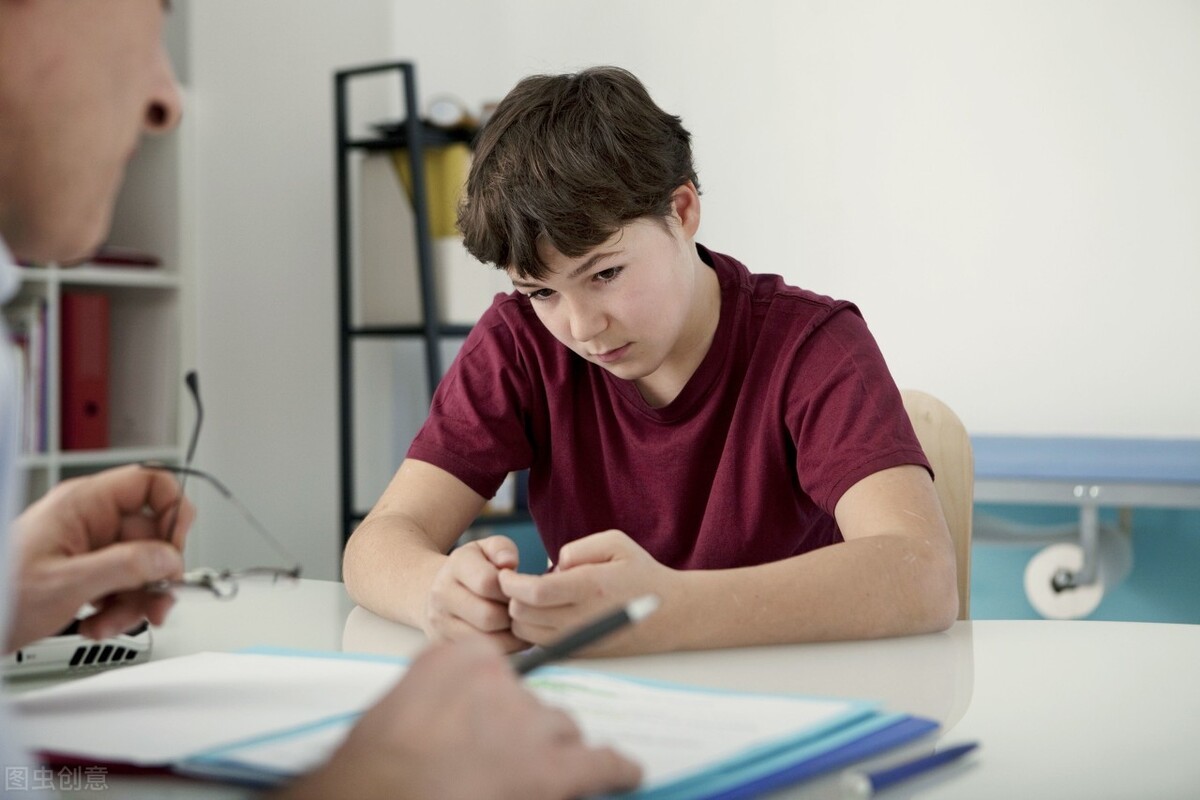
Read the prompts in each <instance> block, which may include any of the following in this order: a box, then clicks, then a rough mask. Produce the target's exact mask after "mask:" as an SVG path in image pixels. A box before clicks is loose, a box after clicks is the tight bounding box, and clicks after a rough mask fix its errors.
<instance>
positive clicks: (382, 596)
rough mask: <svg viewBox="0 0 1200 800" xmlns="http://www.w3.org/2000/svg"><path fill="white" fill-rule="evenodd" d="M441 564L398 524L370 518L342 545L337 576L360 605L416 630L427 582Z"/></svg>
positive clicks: (429, 546)
mask: <svg viewBox="0 0 1200 800" xmlns="http://www.w3.org/2000/svg"><path fill="white" fill-rule="evenodd" d="M445 561H446V555H445V554H443V553H442V552H441V551H440V550H438V548H437V547H436V546H435V545H434V544H433V543H432V542H431V541H429V540H428V539H427V538H426V537H424V536H423V535H422V534H420V533H419V532H417V531H415V530H413V529H412V528H411V527H410V526H408V525H406V524H405V522H404V521H403V520H399V519H394V518H391V517H386V516H379V517H370V518H368V519H367V520H365V521H364V522H363V523H362V524H361V525H360V526H359V527H358V529H357V530H355V532H354V535H353V536H351V537H350V541H349V542H348V543H347V544H346V551H345V553H344V555H343V557H342V576H343V580H344V581H345V582H346V591H347V592H348V593H349V594H350V597H351V598H352V599H353V600H354V602H356V603H358V604H359V605H360V606H363V607H364V608H366V609H367V610H369V611H371V612H373V613H375V614H378V615H379V616H381V617H384V618H385V619H390V620H393V621H395V622H403V623H405V624H406V625H411V626H413V627H415V628H421V627H422V616H423V613H424V609H425V603H426V600H427V598H428V597H429V591H430V587H431V586H432V584H433V578H434V576H435V575H436V574H437V572H438V570H439V569H441V567H442V565H443V564H444V563H445Z"/></svg>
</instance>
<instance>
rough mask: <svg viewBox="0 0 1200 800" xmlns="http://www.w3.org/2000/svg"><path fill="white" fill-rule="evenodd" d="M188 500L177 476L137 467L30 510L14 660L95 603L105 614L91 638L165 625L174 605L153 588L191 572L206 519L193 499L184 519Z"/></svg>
mask: <svg viewBox="0 0 1200 800" xmlns="http://www.w3.org/2000/svg"><path fill="white" fill-rule="evenodd" d="M178 500H179V484H178V483H177V482H176V480H175V478H174V476H173V475H171V474H170V473H168V472H164V471H162V470H154V469H146V468H143V467H139V466H136V465H130V466H125V467H117V468H115V469H109V470H105V471H103V472H99V473H96V474H94V475H88V476H85V477H81V478H72V479H70V480H66V481H63V482H62V483H60V484H59V485H58V486H56V487H54V488H53V489H51V490H50V491H49V492H47V493H46V494H45V496H43V497H42V498H41V499H40V500H38V501H37V502H36V503H34V504H33V505H31V506H30V507H29V508H28V509H26V510H25V511H24V513H22V514H21V515H20V516H19V517H18V518H17V519H16V522H15V523H14V544H15V547H16V549H15V562H16V563H15V579H16V584H17V591H16V606H15V610H14V614H13V619H12V624H11V627H10V630H9V634H8V641H7V642H6V643H5V649H6V652H7V651H11V650H15V649H17V648H18V647H21V646H23V645H25V644H27V643H29V642H31V641H33V640H35V639H39V638H41V637H43V636H50V635H52V634H54V633H57V632H58V631H60V630H62V629H63V628H64V627H66V625H67V624H68V623H70V622H71V620H72V619H73V618H74V617H75V615H76V614H77V613H78V612H79V610H80V609H81V608H82V607H83V606H84V605H85V604H88V603H90V604H92V605H93V606H95V607H96V613H95V614H93V615H91V616H89V617H88V618H87V619H86V620H84V621H83V623H82V624H81V625H80V632H81V633H83V634H84V635H85V636H90V637H92V638H95V639H102V638H104V637H106V636H113V635H116V634H118V633H121V632H122V631H125V630H129V629H130V628H132V627H134V626H135V625H137V624H139V623H140V622H141V621H142V620H149V621H150V622H151V623H153V624H155V625H161V624H162V622H163V620H164V619H165V618H166V616H167V612H168V611H169V610H170V608H171V606H172V604H173V603H174V598H173V597H172V596H171V595H170V594H167V593H162V592H152V591H146V590H145V589H144V588H143V587H144V586H145V585H146V584H147V583H151V582H153V581H158V580H163V579H169V578H178V577H179V576H180V575H181V574H182V572H183V556H182V553H181V551H182V549H183V544H184V539H185V538H186V536H187V530H188V528H189V527H190V526H191V524H192V520H193V519H194V518H195V515H196V512H195V508H194V507H193V506H192V504H191V503H190V502H188V501H187V500H186V499H185V500H184V501H183V503H182V505H180V506H179V510H178V514H176V512H175V508H176V503H177V502H178Z"/></svg>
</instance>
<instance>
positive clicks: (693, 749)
mask: <svg viewBox="0 0 1200 800" xmlns="http://www.w3.org/2000/svg"><path fill="white" fill-rule="evenodd" d="M403 669H404V666H403V664H402V663H401V662H399V661H394V660H381V659H379V658H378V657H369V658H368V659H365V660H360V659H358V658H356V657H354V656H353V655H349V654H343V653H309V652H297V651H289V650H276V649H257V650H255V651H252V652H244V653H201V654H197V655H195V656H184V657H181V658H176V659H166V660H163V661H158V662H151V663H149V664H146V665H142V666H135V667H129V668H127V669H122V670H117V671H114V672H111V673H106V674H102V675H97V676H95V677H93V678H86V679H83V680H79V681H74V682H72V683H70V684H67V685H64V686H62V687H54V688H51V689H46V690H41V691H40V692H31V693H28V694H26V695H22V696H20V697H19V698H18V703H17V705H18V709H19V711H20V713H21V715H22V716H23V717H24V719H25V721H26V722H27V723H29V727H30V729H31V730H32V731H33V732H34V734H35V740H34V741H33V743H32V744H33V746H34V747H35V748H37V749H40V750H42V751H44V752H51V753H58V754H60V755H63V756H69V757H72V758H74V759H78V758H88V757H91V758H95V759H98V760H101V761H105V762H117V763H131V764H135V765H140V766H155V765H166V766H170V767H171V768H173V769H174V770H176V771H178V772H181V773H186V774H190V775H195V776H204V777H209V778H215V779H222V780H232V781H238V782H244V783H251V784H259V785H273V784H278V783H281V782H284V781H286V780H288V779H289V778H291V777H293V776H295V775H298V774H300V773H303V772H305V771H307V770H308V769H311V768H312V767H314V766H316V765H317V764H319V763H321V762H322V761H323V760H324V759H325V758H327V757H328V755H329V754H330V753H331V752H332V751H333V750H334V749H335V748H336V747H337V746H338V744H340V742H341V741H342V739H343V738H344V736H345V735H346V732H347V731H348V730H349V729H350V727H351V726H352V725H353V724H354V721H355V720H356V719H357V717H358V714H359V713H361V711H362V710H363V709H365V708H366V707H368V706H369V705H370V703H371V702H372V700H373V698H374V697H375V696H378V695H379V694H381V693H382V692H383V691H386V689H387V688H388V687H389V686H390V685H391V684H392V683H393V682H394V681H395V680H396V679H397V678H398V677H399V675H400V674H401V673H402V672H403ZM139 671H141V673H142V674H141V675H139ZM286 676H291V680H289V678H288V677H286ZM114 680H116V681H117V682H118V683H119V684H120V685H119V686H115V687H114V686H113V685H105V684H112V683H113V681H114ZM292 682H296V683H298V684H299V685H300V686H302V689H301V690H300V691H302V692H303V693H304V694H305V695H307V696H308V697H309V698H314V697H324V698H325V699H324V700H323V701H322V702H319V703H317V704H315V705H311V706H309V707H308V709H307V710H306V708H305V706H306V705H307V704H305V703H296V702H295V698H293V697H291V691H290V689H288V688H287V685H288V684H289V683H292ZM89 683H90V684H91V686H89V685H88V684H89ZM526 683H527V685H528V686H529V688H530V689H531V690H532V691H533V692H534V693H535V694H537V695H538V696H539V697H540V698H541V699H542V700H543V701H545V702H547V703H550V704H553V705H557V706H560V707H562V708H564V709H565V710H567V711H568V713H570V714H571V715H572V716H573V717H574V718H575V720H576V721H577V723H578V724H579V726H580V728H581V729H582V730H583V733H584V737H585V739H587V740H588V741H590V742H593V743H596V744H608V745H612V746H613V747H615V748H617V749H619V750H620V751H621V752H623V753H625V754H627V755H629V756H630V757H631V758H633V759H635V760H637V761H638V762H639V763H641V765H642V768H643V771H644V782H643V785H642V787H641V789H639V790H638V791H637V792H634V793H631V794H628V795H623V796H625V797H636V798H644V799H645V800H690V799H691V798H710V797H721V798H735V797H743V796H751V795H754V794H759V793H762V792H763V791H767V790H770V789H772V788H775V787H777V786H783V785H787V784H790V783H794V782H796V781H799V780H803V779H805V778H808V777H812V776H815V775H819V774H822V773H824V772H827V771H829V770H832V769H837V768H839V767H841V766H845V765H847V764H851V763H854V762H855V761H858V760H861V759H863V758H866V757H869V756H871V755H874V754H875V753H878V752H882V751H884V750H887V749H890V748H892V747H895V746H897V745H900V744H902V743H904V742H906V741H910V740H912V739H914V738H917V737H919V736H922V735H925V734H928V733H929V732H931V731H933V730H934V729H936V727H937V724H936V723H935V722H933V721H932V720H926V719H921V718H918V717H911V716H908V715H897V714H889V713H885V712H883V711H881V710H880V709H878V708H877V707H876V705H875V704H873V703H869V702H863V701H858V700H849V699H838V698H828V697H805V696H797V695H789V694H759V693H750V692H728V691H714V690H710V689H704V688H698V687H694V686H686V685H681V684H675V683H664V682H650V681H643V680H637V679H632V678H627V677H619V676H615V675H612V674H606V673H603V672H600V671H597V670H591V669H580V668H574V667H548V668H545V669H542V670H539V671H538V672H536V673H534V674H533V675H532V676H531V677H530V678H528V679H527V681H526ZM348 684H353V685H354V688H350V687H349V686H348ZM268 685H271V686H273V687H274V688H272V689H269V690H264V691H261V692H258V691H256V690H255V687H256V686H261V687H266V686H268ZM322 685H325V686H326V690H325V691H322V690H321V689H320V688H319V687H320V686H322ZM134 687H137V691H130V690H131V689H133V688H134ZM113 691H118V692H120V693H122V695H123V696H125V697H127V698H128V700H129V703H132V704H133V705H134V706H135V708H132V709H131V708H128V707H123V708H122V709H121V710H120V714H119V715H118V716H119V717H120V718H119V719H117V718H115V717H114V716H113V714H112V713H109V712H112V711H114V708H113V705H112V704H111V702H103V701H101V700H100V698H103V697H108V698H110V700H111V697H112V692H113ZM256 695H261V699H260V700H258V701H256V700H255V699H254V698H255V696H256ZM89 696H91V697H92V698H93V699H92V700H91V701H89V700H88V697H89ZM231 696H232V697H237V698H239V702H240V703H241V704H242V708H240V709H239V710H238V713H237V714H236V715H235V716H234V717H228V716H226V717H225V718H224V720H223V722H222V721H221V716H222V714H223V713H225V712H224V711H223V709H227V707H228V701H227V699H226V700H222V698H229V697H231ZM139 698H145V699H144V700H142V699H139ZM68 706H73V707H75V708H76V709H77V710H78V709H80V708H82V709H83V710H84V711H85V712H86V713H85V714H84V719H80V720H76V724H74V725H72V729H73V731H74V734H73V736H66V735H65V732H64V731H63V730H62V728H61V727H59V726H58V725H55V724H53V722H54V712H55V711H56V710H59V709H62V708H64V707H68ZM256 706H257V708H256ZM164 716H169V718H170V719H171V720H172V722H171V725H170V726H169V729H165V730H159V729H156V727H155V726H156V725H159V726H160V727H161V723H156V722H155V720H156V719H158V720H161V719H162V718H163V717H164ZM206 716H208V717H211V719H207V720H205V719H204V717H206ZM88 717H90V718H91V719H88ZM39 718H40V722H39ZM60 722H61V720H60ZM251 723H253V724H251ZM56 728H58V731H57V732H56V730H55V729H56ZM89 729H90V730H94V731H95V732H96V733H95V734H90V733H88V732H87V731H88V730H89ZM189 730H202V731H209V732H210V735H208V737H207V738H195V737H188V736H187V734H186V732H187V731H189ZM100 731H103V732H104V735H103V741H96V742H94V743H89V741H88V737H89V736H92V737H99V735H100ZM120 731H135V732H137V733H134V734H130V735H128V736H126V737H125V738H126V739H127V741H125V742H122V741H121V740H122V736H123V735H122V734H121V733H120ZM64 737H65V738H64ZM172 739H174V740H175V741H174V743H172ZM151 742H152V743H153V744H152V747H151V750H150V751H149V755H148V754H147V753H148V751H147V750H146V748H145V746H144V745H147V744H149V743H151Z"/></svg>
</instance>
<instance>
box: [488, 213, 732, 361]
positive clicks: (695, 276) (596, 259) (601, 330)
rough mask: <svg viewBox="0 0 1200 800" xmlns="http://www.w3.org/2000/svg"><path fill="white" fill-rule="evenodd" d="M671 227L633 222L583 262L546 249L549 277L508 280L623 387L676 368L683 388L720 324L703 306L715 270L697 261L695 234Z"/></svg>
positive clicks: (676, 224)
mask: <svg viewBox="0 0 1200 800" xmlns="http://www.w3.org/2000/svg"><path fill="white" fill-rule="evenodd" d="M692 197H693V198H695V196H694V195H692ZM672 220H673V221H672V222H671V224H669V225H664V224H663V223H662V222H660V221H658V220H654V219H641V220H636V221H634V222H632V223H630V224H629V225H626V226H625V227H624V228H622V229H621V230H620V231H618V232H617V233H616V234H615V235H614V236H612V237H611V238H610V239H609V240H608V241H606V242H604V243H603V244H601V245H600V246H599V247H596V248H595V249H594V250H592V251H591V252H589V253H587V254H585V255H583V256H580V257H578V258H570V257H568V256H564V255H563V254H562V253H559V252H558V251H556V250H554V249H553V248H552V247H549V246H544V247H543V248H542V249H541V251H540V255H541V256H542V259H543V260H544V261H545V263H546V265H547V266H548V267H550V269H551V270H552V273H553V274H552V275H550V277H548V278H547V279H546V280H544V281H535V280H530V279H526V278H521V277H519V276H517V274H516V272H515V271H513V270H511V269H510V270H509V276H510V277H511V278H512V279H513V286H514V287H516V289H517V290H518V291H520V292H521V293H522V294H525V295H526V296H528V297H529V298H530V302H531V303H532V305H533V308H534V310H535V312H536V313H537V316H538V319H540V320H541V321H542V324H544V325H545V326H546V328H547V330H549V331H550V333H551V334H553V335H554V338H556V339H558V341H560V342H562V343H563V344H564V345H565V346H566V347H568V348H569V349H571V350H572V351H574V352H575V353H577V354H578V355H579V356H580V357H582V358H584V359H586V360H588V361H590V362H592V363H593V364H596V365H598V366H600V367H603V368H604V369H606V370H608V371H609V372H611V373H612V374H613V375H616V376H617V377H619V378H623V379H625V380H631V381H639V380H641V379H644V378H650V377H651V376H656V375H661V374H663V373H661V372H660V371H662V370H666V371H667V372H670V371H671V370H672V369H674V368H677V367H681V368H683V369H684V370H686V371H687V375H683V376H682V377H683V379H684V380H686V378H687V376H688V375H690V369H689V368H688V367H687V366H686V365H687V364H688V363H689V362H690V361H693V360H694V361H695V362H696V363H698V359H695V358H694V356H695V355H696V353H695V349H696V348H697V347H700V348H702V349H706V348H707V345H708V340H707V338H706V335H707V334H706V332H709V333H710V332H711V327H712V324H713V323H714V322H715V320H713V319H710V318H709V316H711V314H712V312H713V309H711V308H707V307H705V305H704V303H703V302H702V293H701V291H700V277H701V273H699V270H704V271H706V272H709V271H710V270H708V268H707V267H706V266H705V265H704V264H703V262H701V261H700V260H699V257H698V255H697V253H696V249H695V245H694V244H693V242H692V239H691V234H692V233H694V228H692V229H691V230H690V231H689V227H690V226H688V225H687V224H680V221H679V219H678V217H673V218H672ZM700 355H701V356H702V355H703V353H702V352H701V353H700ZM694 366H695V364H694V363H693V364H691V368H694Z"/></svg>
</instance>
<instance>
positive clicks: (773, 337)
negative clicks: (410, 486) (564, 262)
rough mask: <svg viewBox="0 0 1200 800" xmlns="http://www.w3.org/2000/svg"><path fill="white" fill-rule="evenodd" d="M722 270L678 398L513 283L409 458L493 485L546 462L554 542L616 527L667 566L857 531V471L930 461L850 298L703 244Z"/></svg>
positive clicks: (541, 516)
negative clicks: (646, 390) (608, 365)
mask: <svg viewBox="0 0 1200 800" xmlns="http://www.w3.org/2000/svg"><path fill="white" fill-rule="evenodd" d="M699 251H700V255H701V257H702V258H703V259H704V261H705V262H706V263H708V264H709V265H710V266H712V267H713V268H714V269H715V270H716V273H717V276H718V278H719V279H720V285H721V318H720V321H719V323H718V326H717V331H716V334H715V336H714V337H713V343H712V346H711V347H710V348H709V351H708V353H707V354H706V355H705V357H704V360H703V361H702V362H701V363H700V366H699V367H698V368H697V369H696V372H695V374H693V375H692V377H691V379H690V380H689V381H688V382H687V385H686V386H685V387H684V388H683V391H682V392H680V394H679V396H678V397H676V398H675V399H674V400H673V401H672V402H671V403H670V404H668V405H666V406H664V407H662V408H651V407H650V406H648V405H647V404H646V402H645V401H644V400H643V399H642V397H641V394H639V392H638V390H637V387H636V386H634V384H633V383H632V382H630V381H626V380H622V379H620V378H617V377H615V376H613V375H612V374H610V373H609V372H607V371H606V370H604V369H602V368H600V367H599V366H596V365H594V364H591V363H589V362H587V361H585V360H584V359H582V358H580V357H579V356H577V355H575V354H574V353H572V352H571V351H570V350H568V349H567V348H566V347H564V346H563V345H562V344H560V343H559V342H558V341H557V340H555V338H554V337H553V336H552V335H551V334H550V332H549V331H547V330H546V328H545V327H544V326H543V325H542V323H541V321H540V320H538V318H537V317H536V315H535V313H534V310H533V308H532V305H531V301H530V300H529V299H528V298H526V297H525V296H523V295H521V294H520V293H518V292H513V293H512V294H509V295H499V296H497V298H496V300H495V302H494V303H493V304H492V306H491V308H489V309H488V310H487V311H486V312H485V313H484V315H483V318H482V319H481V320H480V321H479V323H478V324H477V325H476V326H475V327H474V329H473V330H472V331H471V334H470V335H469V336H468V337H467V340H466V342H465V344H464V345H463V348H462V350H461V351H460V352H459V355H458V358H457V359H455V361H454V363H453V364H452V365H451V367H450V370H449V372H448V373H447V374H446V376H445V378H444V379H443V380H442V382H441V384H440V385H439V387H438V390H437V392H436V394H435V396H434V399H433V405H432V408H431V410H430V414H429V418H428V419H427V420H426V422H425V424H424V426H423V427H422V428H421V430H420V432H419V433H418V434H417V437H416V439H415V440H414V441H413V444H412V446H411V447H410V448H409V451H408V456H409V457H410V458H414V459H418V460H420V461H425V462H428V463H430V464H434V465H435V466H438V467H441V468H442V469H444V470H446V471H447V472H449V473H451V474H452V475H454V476H456V477H457V478H458V479H459V480H461V481H463V483H465V484H467V485H468V486H470V487H471V488H472V489H474V490H475V491H476V492H478V493H479V494H480V495H482V496H483V497H491V496H492V495H493V494H495V492H496V489H497V488H498V487H499V485H500V482H501V481H502V480H503V479H504V477H505V475H507V474H508V473H509V472H511V471H514V470H519V469H525V468H529V470H530V472H529V504H530V510H531V512H532V514H533V518H534V521H535V523H536V524H537V528H538V531H539V533H540V534H541V537H542V541H543V542H544V543H545V546H546V551H547V552H548V553H549V555H550V558H551V560H554V561H557V559H558V550H559V548H560V547H562V546H563V545H564V544H566V543H568V542H570V541H572V540H574V539H578V538H580V537H582V536H586V535H588V534H591V533H596V532H598V531H602V530H607V529H609V528H616V529H618V530H621V531H624V532H625V533H627V534H628V535H629V536H631V537H632V538H633V539H635V540H636V541H637V542H638V543H639V544H641V546H642V547H644V548H646V550H647V551H649V553H650V554H651V555H652V556H654V558H655V559H657V560H658V561H659V562H660V563H662V564H665V565H667V566H669V567H673V568H677V569H723V568H730V567H739V566H750V565H754V564H762V563H766V562H769V561H778V560H780V559H783V558H788V557H790V556H794V555H798V554H800V553H804V552H807V551H809V550H813V549H816V548H818V547H823V546H825V545H828V544H832V543H834V542H839V541H841V538H842V537H841V533H840V532H839V531H838V528H837V524H836V522H835V521H834V519H833V509H834V507H835V506H836V505H837V502H838V500H839V499H840V498H841V496H842V494H843V493H844V492H845V491H846V490H847V489H848V488H850V487H851V486H853V485H854V484H855V483H856V482H858V481H859V480H861V479H862V478H865V477H866V476H868V475H870V474H872V473H874V472H878V471H879V470H883V469H887V468H889V467H894V466H898V465H901V464H919V465H921V466H924V467H925V468H926V469H929V464H928V462H927V461H926V459H925V455H924V453H923V452H922V451H921V446H920V444H918V442H917V438H916V435H915V434H914V433H913V429H912V426H911V424H910V423H909V421H908V415H907V414H906V413H905V411H904V406H903V403H902V401H901V398H900V393H899V391H898V390H897V389H896V384H895V382H894V381H893V380H892V376H891V374H890V373H889V372H888V368H887V365H886V364H885V363H884V360H883V356H882V355H881V354H880V352H879V348H878V346H877V345H876V344H875V340H874V339H873V338H872V336H871V334H870V332H869V331H868V330H867V326H866V323H865V322H863V320H862V318H861V317H860V316H859V313H858V309H856V308H855V307H854V306H853V305H851V304H850V303H846V302H843V301H835V300H831V299H829V298H828V297H823V296H820V295H817V294H813V293H811V292H807V291H804V290H802V289H797V288H795V287H792V286H788V285H787V284H786V283H784V282H783V279H782V278H781V277H779V276H778V275H756V274H751V273H750V271H749V270H747V269H746V267H745V266H743V265H742V264H741V263H739V262H738V261H736V260H734V259H732V258H730V257H728V256H724V255H721V254H719V253H713V252H711V251H708V250H706V249H705V248H703V247H701V248H699Z"/></svg>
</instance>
